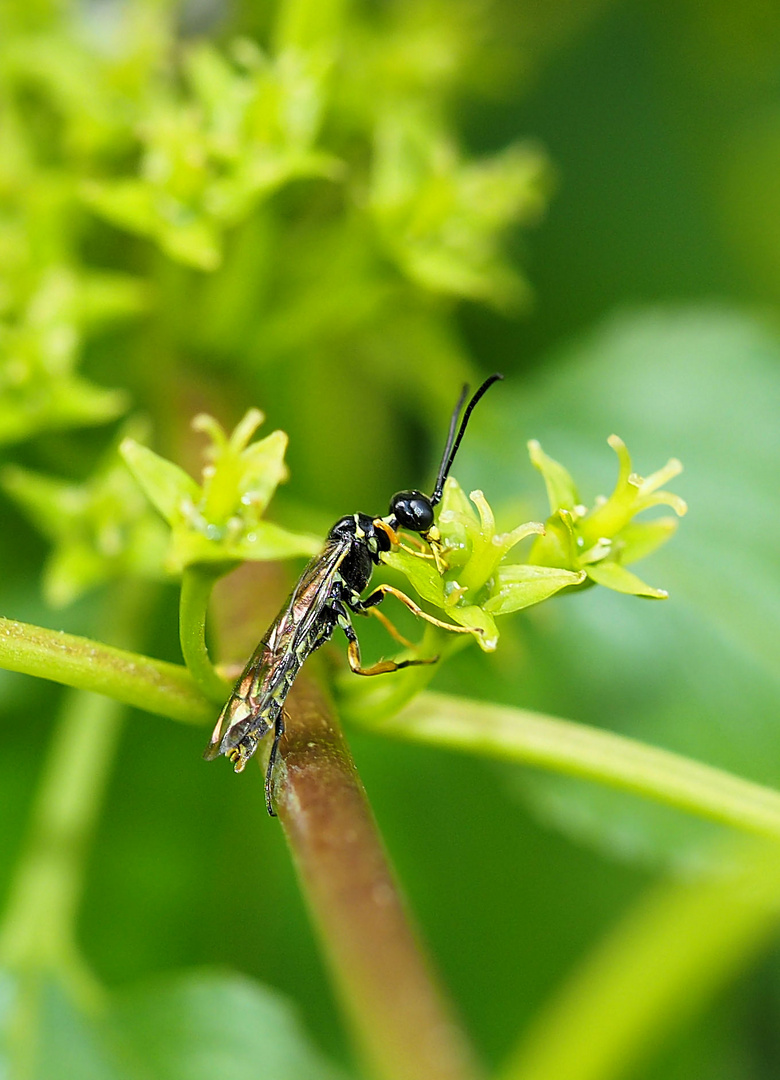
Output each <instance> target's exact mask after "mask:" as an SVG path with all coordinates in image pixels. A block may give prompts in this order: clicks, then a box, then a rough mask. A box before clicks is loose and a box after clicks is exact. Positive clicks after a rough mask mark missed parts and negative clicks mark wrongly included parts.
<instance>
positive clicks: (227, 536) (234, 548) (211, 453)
mask: <svg viewBox="0 0 780 1080" xmlns="http://www.w3.org/2000/svg"><path fill="white" fill-rule="evenodd" d="M263 419H264V417H263V414H262V413H261V412H260V410H259V409H250V410H249V412H247V414H246V415H245V416H244V418H243V420H241V422H240V423H239V424H238V425H237V427H236V428H235V430H234V431H233V432H232V433H231V434H230V435H227V434H226V432H225V431H224V430H223V429H222V427H221V426H220V425H219V423H218V422H217V421H216V420H215V419H214V418H213V417H212V416H207V415H205V414H201V415H199V416H196V417H195V419H194V420H193V427H194V428H195V430H196V431H202V432H203V433H204V434H206V435H207V436H208V438H209V445H208V447H207V449H206V454H205V456H206V458H207V461H208V464H207V465H206V466H205V468H204V469H203V480H202V483H201V484H200V485H199V484H197V483H196V482H195V481H194V480H193V479H192V477H191V476H189V474H188V473H186V472H184V470H183V469H181V468H180V467H179V466H178V465H174V463H173V462H172V461H167V460H166V459H165V458H162V457H160V456H159V455H158V454H155V453H154V451H153V450H149V449H148V447H146V446H142V445H141V444H140V443H138V442H136V441H135V440H133V439H125V441H124V442H123V443H122V444H121V446H120V452H121V454H122V456H123V458H124V460H125V462H126V463H127V465H128V467H129V469H130V470H131V472H132V473H133V475H134V476H135V478H136V480H137V481H138V483H139V484H140V485H141V487H142V488H143V490H144V491H145V493H146V495H147V497H148V498H149V500H150V502H151V503H152V504H153V505H154V506H155V507H156V508H157V510H158V511H159V512H160V513H161V514H162V516H163V518H165V520H166V521H167V522H168V524H169V526H170V528H171V536H170V544H169V548H168V555H167V558H166V566H167V568H168V570H169V571H171V572H172V573H180V572H181V571H182V570H184V568H185V567H187V566H194V565H203V564H211V566H212V567H213V568H214V569H217V568H218V567H219V564H231V563H234V562H239V561H242V560H245V559H255V560H258V559H259V560H262V559H285V558H290V557H291V556H293V555H314V554H315V553H316V552H317V551H318V550H319V548H320V545H321V542H320V541H319V540H318V539H317V538H316V537H313V536H307V535H303V534H297V533H291V532H288V531H287V529H283V528H281V527H280V526H278V525H274V524H272V523H271V522H268V521H263V520H262V517H263V514H264V513H265V510H266V508H267V506H268V504H269V502H270V501H271V498H272V496H273V494H274V492H275V491H276V488H277V487H278V485H279V484H280V482H281V481H282V480H284V479H286V477H287V468H286V466H285V464H284V454H285V451H286V449H287V436H286V435H285V433H284V432H283V431H274V432H272V433H271V434H270V435H267V436H266V437H265V438H264V439H259V440H258V441H257V442H251V441H250V440H251V439H252V436H253V435H254V433H255V431H256V430H257V428H258V427H259V426H260V424H261V423H262V422H263Z"/></svg>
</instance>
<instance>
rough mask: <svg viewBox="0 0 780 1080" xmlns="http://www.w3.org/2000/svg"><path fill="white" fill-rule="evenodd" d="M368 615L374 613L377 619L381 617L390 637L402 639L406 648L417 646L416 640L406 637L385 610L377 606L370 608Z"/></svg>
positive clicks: (397, 639)
mask: <svg viewBox="0 0 780 1080" xmlns="http://www.w3.org/2000/svg"><path fill="white" fill-rule="evenodd" d="M366 615H373V616H374V618H375V619H379V621H380V622H381V624H382V626H384V628H385V630H387V632H388V634H389V635H390V637H393V638H395V640H396V641H400V643H401V644H402V645H403V646H404V648H406V649H414V648H415V645H414V642H412V641H409V640H408V639H407V638H405V637H404V636H403V634H402V633H400V631H399V630H398V628H397V627H395V626H393V624H392V623H391V622H390V620H389V619H388V617H387V615H385V613H384V612H383V611H380V610H379V608H377V607H371V608H369V609H368V611H367V612H366Z"/></svg>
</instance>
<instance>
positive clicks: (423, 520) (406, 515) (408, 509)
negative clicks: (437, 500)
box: [390, 491, 433, 533]
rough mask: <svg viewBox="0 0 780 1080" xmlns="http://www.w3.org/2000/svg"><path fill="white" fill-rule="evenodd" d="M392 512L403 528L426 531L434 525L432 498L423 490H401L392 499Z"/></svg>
mask: <svg viewBox="0 0 780 1080" xmlns="http://www.w3.org/2000/svg"><path fill="white" fill-rule="evenodd" d="M390 513H391V514H392V515H393V516H394V517H395V519H396V521H397V522H398V524H399V525H400V527H401V528H402V529H409V530H410V532H418V533H425V532H427V531H428V529H430V527H431V525H433V507H432V506H431V500H430V499H429V498H428V496H427V495H423V493H422V492H421V491H399V492H398V493H397V494H396V495H393V497H392V499H391V500H390Z"/></svg>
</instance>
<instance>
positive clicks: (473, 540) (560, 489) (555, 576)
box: [383, 435, 687, 651]
mask: <svg viewBox="0 0 780 1080" xmlns="http://www.w3.org/2000/svg"><path fill="white" fill-rule="evenodd" d="M608 441H609V445H610V446H611V447H612V448H613V449H614V450H615V451H616V453H617V455H618V460H619V463H620V469H619V474H618V481H617V484H616V486H615V490H614V492H613V493H612V495H611V496H610V497H609V498H608V499H603V498H602V499H598V500H596V503H595V505H594V507H593V508H592V509H590V510H589V509H588V508H587V507H585V506H583V505H582V504H581V503H580V499H579V495H578V494H577V488H576V486H575V484H574V481H573V480H572V478H571V476H570V474H569V473H568V471H567V470H566V469H565V468H564V467H563V465H561V464H560V463H559V462H557V461H554V460H553V459H552V458H550V457H548V456H547V455H546V454H545V453H544V452H543V451H542V449H541V447H540V445H539V443H538V442H535V441H533V442H531V443H529V451H530V455H531V461H532V462H533V464H534V465H535V466H536V467H537V468H538V469H539V470H540V472H541V473H542V475H543V477H544V480H545V484H546V486H547V495H548V498H549V501H550V508H551V510H552V514H551V515H550V517H549V518H548V519H547V521H546V523H545V524H544V525H542V524H540V523H539V522H535V521H531V522H526V523H524V524H521V525H518V526H517V527H516V528H514V529H512V530H511V531H510V532H507V533H498V532H497V531H496V523H495V517H494V515H493V511H492V509H491V508H490V505H489V504H488V501H487V499H486V498H485V496H484V494H483V493H482V492H481V491H472V492H471V494H470V495H469V497H468V498H466V495H465V493H464V492H463V490H462V489H461V488H460V486H459V485H458V483H457V481H456V480H454V479H452V478H451V477H450V479H448V480H447V483H446V485H445V488H444V497H443V499H442V504H441V507H442V508H441V512H440V514H439V517H438V522H437V525H438V529H439V532H440V534H441V556H442V557H441V560H440V561H441V562H442V564H443V566H444V571H443V573H440V572H439V568H438V567H437V561H436V560H435V559H433V558H431V557H421V555H420V554H415V553H413V552H412V551H411V550H410V549H401V550H400V551H397V552H390V553H388V554H387V555H385V556H383V558H384V561H385V562H386V563H387V564H388V565H389V566H391V567H393V568H394V569H396V570H400V571H401V572H402V573H403V574H405V575H406V577H407V578H408V579H409V581H410V582H411V584H412V585H413V586H414V588H415V590H416V591H417V593H418V594H419V595H420V596H421V597H422V598H423V599H424V600H426V601H427V602H428V603H430V604H432V605H433V606H434V607H437V608H439V609H441V610H442V611H443V612H444V613H445V614H446V615H447V616H448V617H449V618H450V619H451V620H452V621H453V622H455V623H458V624H459V625H460V626H467V627H470V628H472V629H473V630H474V633H475V636H476V637H477V639H478V640H479V643H480V645H481V646H482V648H483V649H485V650H487V651H490V650H492V649H495V647H496V644H497V642H498V629H497V627H496V622H495V617H496V616H497V615H507V614H509V613H510V612H512V611H519V610H520V609H521V608H526V607H530V606H531V605H533V604H538V603H541V602H542V601H543V600H547V599H549V598H550V597H551V596H553V595H554V594H555V593H557V592H560V591H561V589H565V588H571V587H574V586H579V585H584V584H587V583H589V582H593V583H597V584H599V585H605V586H606V587H607V588H610V589H614V590H616V591H617V592H623V593H630V594H632V595H635V596H649V597H654V598H659V599H660V598H664V597H666V595H667V594H666V592H665V591H664V590H662V589H655V588H653V587H652V586H650V585H646V584H645V583H644V582H643V581H641V580H640V579H639V578H638V577H637V576H636V575H635V574H633V573H631V571H629V570H627V569H626V566H627V564H629V563H632V562H636V561H637V560H638V559H641V558H644V556H645V555H648V554H650V553H651V552H652V551H654V550H655V549H656V548H657V547H659V546H660V545H661V544H663V543H664V542H665V541H666V540H668V539H669V537H670V536H671V535H672V534H673V532H674V530H675V528H676V526H677V522H676V520H675V519H674V518H669V517H664V518H659V519H657V520H655V521H647V522H645V521H634V520H633V519H634V517H635V516H636V515H637V514H638V513H641V511H643V510H646V509H647V508H648V507H652V506H658V505H666V506H671V507H672V508H673V509H674V510H675V512H676V513H677V514H678V515H682V514H684V513H685V511H686V509H687V508H686V505H685V503H684V502H683V500H682V499H681V498H680V497H679V496H677V495H672V494H670V493H669V492H667V491H663V490H659V489H661V485H662V484H664V483H665V482H666V481H667V480H669V479H671V478H672V477H674V476H676V475H677V474H678V473H679V472H680V470H681V468H682V466H681V465H680V463H679V461H677V460H676V459H672V460H671V461H669V462H668V463H667V464H666V465H665V466H664V468H663V469H660V470H659V471H658V472H655V473H653V474H652V476H649V477H647V478H646V479H643V478H642V477H640V476H638V475H637V474H636V473H634V472H632V470H631V458H630V456H629V453H628V451H627V450H626V447H625V444H624V443H623V441H622V440H621V439H619V438H618V437H617V436H616V435H613V436H611V437H610V439H609V440H608ZM472 504H473V505H472ZM475 508H476V509H475ZM531 535H535V536H536V540H535V541H534V544H533V547H532V548H531V552H530V555H529V557H528V559H527V560H526V561H525V562H518V561H516V560H515V559H514V558H512V560H511V561H510V553H511V554H512V555H514V550H513V549H514V548H515V546H516V545H517V544H518V543H519V541H521V540H523V539H524V538H525V537H527V536H531Z"/></svg>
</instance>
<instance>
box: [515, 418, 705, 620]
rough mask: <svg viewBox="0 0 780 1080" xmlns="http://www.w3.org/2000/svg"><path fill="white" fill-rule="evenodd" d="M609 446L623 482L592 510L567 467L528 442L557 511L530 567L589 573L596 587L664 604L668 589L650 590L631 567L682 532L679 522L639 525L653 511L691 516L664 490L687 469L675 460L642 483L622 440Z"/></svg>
mask: <svg viewBox="0 0 780 1080" xmlns="http://www.w3.org/2000/svg"><path fill="white" fill-rule="evenodd" d="M607 442H608V443H609V445H610V446H611V447H612V449H613V450H614V451H615V453H616V454H617V456H618V465H619V467H618V479H617V483H616V484H615V490H614V491H613V492H612V494H611V495H610V497H609V498H608V499H605V498H603V497H602V498H599V499H597V500H596V502H595V505H594V506H593V507H592V508H591V509H588V508H587V507H585V506H583V505H582V504H581V503H580V500H579V496H578V495H577V489H576V487H575V484H574V481H573V480H572V478H571V476H570V475H569V473H568V472H567V470H566V469H565V468H564V467H563V465H561V464H560V463H559V462H557V461H554V460H553V459H552V458H550V457H548V456H547V455H546V454H545V453H544V451H543V450H542V448H541V446H540V445H539V443H538V442H536V441H535V440H532V441H531V442H529V444H528V450H529V453H530V456H531V461H532V462H533V464H534V465H535V466H536V468H537V469H539V471H540V472H541V474H542V476H543V477H544V481H545V484H546V486H547V497H548V499H549V502H550V509H551V511H552V514H551V516H550V517H549V518H548V519H547V522H546V525H545V534H544V536H542V537H539V539H538V540H537V541H536V542H535V543H534V546H533V548H532V549H531V557H530V560H529V561H530V562H531V563H532V564H534V565H537V566H540V567H541V566H546V567H564V568H566V569H569V570H579V571H584V573H585V574H586V575H587V577H588V578H589V579H590V580H591V581H593V582H596V583H597V584H598V585H605V586H606V587H607V588H609V589H614V590H615V591H616V592H622V593H629V594H631V595H633V596H647V597H651V598H653V599H657V600H663V599H665V598H666V597H667V595H668V594H667V593H666V591H665V590H664V589H656V588H653V587H652V586H651V585H647V584H645V582H643V581H642V580H640V578H638V577H637V576H636V575H635V574H633V573H631V571H630V570H627V569H626V566H627V565H628V564H629V563H633V562H636V561H637V560H639V559H642V558H644V557H645V556H646V555H649V554H650V553H651V552H653V551H655V549H656V548H658V547H660V546H661V544H663V543H665V542H666V541H667V540H668V539H669V538H670V537H671V536H672V535H673V533H674V532H675V530H676V528H677V521H676V519H675V518H672V517H662V518H657V519H656V520H655V521H634V520H633V519H634V518H635V516H636V515H637V514H639V513H641V512H642V511H643V510H647V509H648V508H650V507H653V506H670V507H671V508H672V509H673V510H674V511H675V513H676V514H677V516H678V517H682V515H683V514H685V513H686V511H687V509H688V508H687V506H686V504H685V502H684V501H683V499H681V498H680V497H679V495H673V494H672V493H671V492H668V491H663V490H660V489H661V487H662V485H663V484H665V483H666V481H667V480H671V479H672V478H673V477H675V476H677V475H678V474H679V473H680V472H681V471H682V465H681V464H680V462H679V461H678V460H677V459H676V458H671V459H670V460H669V461H668V462H667V463H666V465H664V467H663V468H662V469H659V470H658V471H657V472H654V473H652V475H651V476H648V477H646V478H643V477H641V476H639V475H638V474H637V473H635V472H633V471H632V468H631V456H630V454H629V452H628V450H627V448H626V445H625V443H624V442H623V440H622V439H620V438H619V437H618V436H617V435H610V437H609V439H608V440H607Z"/></svg>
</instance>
